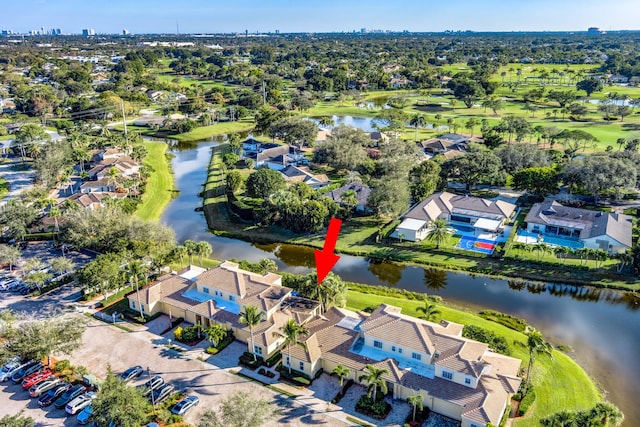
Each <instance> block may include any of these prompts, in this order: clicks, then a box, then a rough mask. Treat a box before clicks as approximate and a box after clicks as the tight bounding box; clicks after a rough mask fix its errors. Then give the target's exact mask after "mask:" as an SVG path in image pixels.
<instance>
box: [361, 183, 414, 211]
mask: <svg viewBox="0 0 640 427" xmlns="http://www.w3.org/2000/svg"><path fill="white" fill-rule="evenodd" d="M409 196H410V195H409V190H408V189H407V186H406V184H405V182H403V181H402V180H400V179H384V180H377V181H375V182H374V183H373V187H372V189H371V194H369V199H368V205H369V207H370V208H371V209H372V210H373V211H374V212H376V213H377V214H378V215H379V216H387V217H395V216H397V215H399V214H400V213H402V212H404V211H405V210H406V209H407V208H408V207H409Z"/></svg>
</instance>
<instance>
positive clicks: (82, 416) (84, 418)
mask: <svg viewBox="0 0 640 427" xmlns="http://www.w3.org/2000/svg"><path fill="white" fill-rule="evenodd" d="M92 413H93V410H92V409H91V405H89V406H87V407H85V408H84V409H83V410H82V411H81V412H80V413H79V414H78V416H77V417H76V421H77V422H78V424H80V425H81V426H83V425H86V424H89V420H90V419H91V414H92Z"/></svg>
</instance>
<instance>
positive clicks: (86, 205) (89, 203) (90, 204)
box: [69, 191, 126, 210]
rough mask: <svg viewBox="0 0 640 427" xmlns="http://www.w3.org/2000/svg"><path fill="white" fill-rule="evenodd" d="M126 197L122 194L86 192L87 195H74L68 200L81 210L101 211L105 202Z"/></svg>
mask: <svg viewBox="0 0 640 427" xmlns="http://www.w3.org/2000/svg"><path fill="white" fill-rule="evenodd" d="M123 197H126V194H123V193H108V192H105V193H102V192H91V191H90V192H87V193H75V194H72V195H71V196H70V197H69V200H73V201H74V202H76V203H77V204H79V205H80V206H81V207H82V208H83V209H90V210H95V209H101V208H104V207H105V202H106V201H107V200H109V199H116V198H118V199H121V198H123Z"/></svg>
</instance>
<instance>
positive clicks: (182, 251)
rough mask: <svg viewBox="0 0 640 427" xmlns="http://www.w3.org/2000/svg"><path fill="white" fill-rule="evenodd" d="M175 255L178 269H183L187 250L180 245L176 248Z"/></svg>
mask: <svg viewBox="0 0 640 427" xmlns="http://www.w3.org/2000/svg"><path fill="white" fill-rule="evenodd" d="M175 254H176V255H177V256H178V258H180V268H183V267H184V266H183V262H184V257H185V256H186V255H187V248H186V247H184V246H182V245H179V246H176V248H175Z"/></svg>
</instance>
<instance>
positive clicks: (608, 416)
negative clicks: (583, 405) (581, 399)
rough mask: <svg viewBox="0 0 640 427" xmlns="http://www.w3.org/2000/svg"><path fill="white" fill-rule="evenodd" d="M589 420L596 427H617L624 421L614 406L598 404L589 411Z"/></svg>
mask: <svg viewBox="0 0 640 427" xmlns="http://www.w3.org/2000/svg"><path fill="white" fill-rule="evenodd" d="M589 418H590V419H591V421H592V422H594V423H595V425H597V426H611V427H615V426H619V425H620V424H622V422H623V421H624V414H623V413H622V412H620V409H618V408H617V407H616V406H615V405H614V404H612V403H609V402H598V403H596V406H594V407H593V408H592V409H591V411H589Z"/></svg>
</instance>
